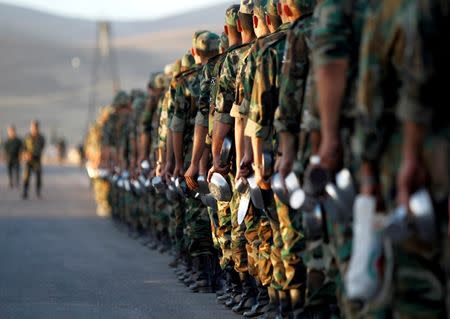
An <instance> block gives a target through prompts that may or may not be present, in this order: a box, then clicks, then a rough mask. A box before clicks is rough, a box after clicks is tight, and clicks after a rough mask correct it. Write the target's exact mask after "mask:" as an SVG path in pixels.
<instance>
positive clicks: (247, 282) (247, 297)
mask: <svg viewBox="0 0 450 319" xmlns="http://www.w3.org/2000/svg"><path fill="white" fill-rule="evenodd" d="M239 279H240V280H241V285H242V295H241V300H240V301H239V303H238V304H236V305H235V306H234V307H233V311H234V312H236V313H239V314H243V313H244V312H245V311H248V310H250V309H252V307H253V306H254V305H255V304H256V295H257V290H256V284H255V280H254V279H253V277H252V276H251V275H250V274H249V273H248V272H244V273H239Z"/></svg>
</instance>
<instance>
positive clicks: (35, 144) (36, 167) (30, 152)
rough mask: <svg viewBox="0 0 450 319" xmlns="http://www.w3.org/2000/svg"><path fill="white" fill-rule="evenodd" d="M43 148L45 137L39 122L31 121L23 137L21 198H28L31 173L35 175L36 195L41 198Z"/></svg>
mask: <svg viewBox="0 0 450 319" xmlns="http://www.w3.org/2000/svg"><path fill="white" fill-rule="evenodd" d="M44 148H45V138H44V136H42V135H41V133H40V131H39V122H38V121H36V120H34V121H32V122H31V126H30V133H29V134H28V135H27V136H26V137H25V140H24V145H23V152H24V156H25V173H24V183H23V193H22V198H23V199H27V198H28V188H29V186H30V178H31V174H32V173H33V172H34V174H35V175H36V195H37V197H38V198H41V188H42V153H43V152H44Z"/></svg>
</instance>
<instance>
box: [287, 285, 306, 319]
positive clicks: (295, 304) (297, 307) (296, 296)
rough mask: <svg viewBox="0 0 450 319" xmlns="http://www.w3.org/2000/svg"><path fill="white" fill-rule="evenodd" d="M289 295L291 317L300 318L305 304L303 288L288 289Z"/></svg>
mask: <svg viewBox="0 0 450 319" xmlns="http://www.w3.org/2000/svg"><path fill="white" fill-rule="evenodd" d="M289 295H290V297H291V307H292V314H293V318H294V319H296V318H301V316H300V315H301V314H302V313H303V312H304V309H303V308H304V306H305V290H304V289H302V288H300V289H291V290H289Z"/></svg>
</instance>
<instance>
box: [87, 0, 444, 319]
mask: <svg viewBox="0 0 450 319" xmlns="http://www.w3.org/2000/svg"><path fill="white" fill-rule="evenodd" d="M449 10H450V2H449V1H448V0H378V1H367V0H322V1H318V0H242V1H241V4H240V5H232V6H230V7H229V8H228V9H227V10H226V13H225V25H224V34H222V35H221V36H219V35H217V34H215V33H213V32H210V31H207V30H199V31H197V32H195V33H194V35H193V38H192V48H190V49H189V51H188V52H187V53H186V54H185V55H184V56H183V57H182V58H181V59H180V60H177V61H176V62H175V63H174V64H173V65H171V67H170V68H166V70H165V71H166V72H164V73H159V74H155V75H154V76H153V78H152V79H151V81H150V83H149V85H148V91H147V93H146V94H144V93H143V92H139V91H133V92H131V94H130V95H127V94H126V93H125V92H120V93H119V94H118V95H117V96H116V97H115V99H114V101H113V103H112V106H111V107H107V108H105V109H104V111H103V112H102V114H101V115H100V117H99V119H98V122H97V124H96V125H94V126H93V127H92V129H91V134H90V136H91V137H92V138H91V139H90V141H89V140H88V143H87V144H88V145H97V146H96V147H92V149H93V150H96V151H89V149H88V150H87V152H86V153H87V157H88V159H90V163H91V165H92V166H91V167H93V168H101V169H98V170H96V172H97V173H96V174H93V175H95V177H96V178H94V186H95V188H96V194H97V196H98V202H99V204H100V205H99V206H100V207H101V209H100V210H101V211H102V212H104V213H107V212H109V211H110V212H111V214H112V216H113V218H114V219H116V220H120V221H122V222H123V223H124V224H126V225H128V226H129V228H130V231H131V234H138V235H141V236H144V238H146V239H147V240H148V242H147V244H148V245H149V246H150V247H151V248H153V249H156V248H158V249H159V250H160V251H162V252H163V251H171V252H173V254H174V260H173V262H172V263H171V266H172V267H175V268H176V274H177V275H178V278H179V280H181V281H182V282H184V283H185V284H186V285H187V286H188V287H189V289H190V290H192V291H193V292H216V294H217V300H218V301H219V302H221V303H224V304H225V306H226V307H229V308H232V310H233V311H234V312H236V313H239V314H242V315H243V316H244V317H247V318H251V317H261V318H436V319H437V318H448V316H449V310H448V307H449V303H450V302H449V295H450V293H449V274H450V268H449V267H450V261H449V254H450V251H449V250H450V248H449V232H450V230H449V228H448V217H449V214H450V209H449V201H450V200H449V181H450V165H449V164H450V157H449V155H450V152H449V150H450V148H449V147H450V144H449V142H450V117H449V116H448V113H447V111H446V110H444V103H445V101H446V99H445V88H444V85H445V83H446V81H445V80H444V79H445V76H446V75H447V74H448V71H450V70H449V59H448V57H449V56H450V52H449V49H448V46H445V45H444V44H443V43H442V38H443V35H444V34H445V32H446V31H449V23H450V19H449ZM93 159H95V160H93ZM138 235H136V236H138Z"/></svg>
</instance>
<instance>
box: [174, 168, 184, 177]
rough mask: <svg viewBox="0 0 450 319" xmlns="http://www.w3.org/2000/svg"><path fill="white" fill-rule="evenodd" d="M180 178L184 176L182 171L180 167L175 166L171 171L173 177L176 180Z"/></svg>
mask: <svg viewBox="0 0 450 319" xmlns="http://www.w3.org/2000/svg"><path fill="white" fill-rule="evenodd" d="M180 176H184V169H183V167H182V166H181V165H175V168H174V170H173V177H175V178H177V177H180Z"/></svg>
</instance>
